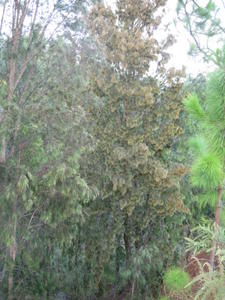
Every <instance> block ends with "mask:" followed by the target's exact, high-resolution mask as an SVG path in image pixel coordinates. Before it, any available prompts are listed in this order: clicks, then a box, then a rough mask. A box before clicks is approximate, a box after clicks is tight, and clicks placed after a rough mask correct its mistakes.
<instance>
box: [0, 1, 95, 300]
mask: <svg viewBox="0 0 225 300" xmlns="http://www.w3.org/2000/svg"><path fill="white" fill-rule="evenodd" d="M78 2H79V1H69V2H67V6H66V5H65V3H64V1H55V2H54V1H53V2H46V1H42V0H40V1H39V0H37V1H36V0H28V1H16V0H15V1H4V3H3V9H2V16H1V28H0V29H1V40H2V47H1V59H2V62H4V63H3V64H2V65H1V70H0V71H1V81H0V84H1V86H0V89H1V94H0V95H1V98H0V108H1V170H2V172H1V182H0V186H1V213H2V216H1V222H2V224H7V226H5V229H4V231H3V232H2V240H1V242H2V245H3V246H2V247H6V249H7V251H6V254H5V256H6V258H7V260H8V261H9V263H8V264H6V265H7V266H8V269H7V274H8V298H9V299H12V298H13V292H12V291H13V287H14V267H15V263H16V259H17V257H18V255H19V254H20V253H21V251H22V249H23V247H24V245H25V243H24V236H25V235H29V234H28V232H29V231H30V230H31V231H32V226H31V225H32V222H34V221H35V220H36V221H35V223H36V222H37V223H38V221H37V220H39V224H42V225H43V224H45V225H46V226H47V225H49V224H51V226H53V225H55V226H57V224H58V223H60V222H63V220H65V219H67V218H70V217H71V215H73V216H75V215H76V218H77V219H76V222H77V221H78V220H81V219H82V207H81V203H82V201H84V202H85V201H87V200H88V198H89V196H88V194H89V189H88V187H87V185H86V182H85V181H84V180H83V179H82V178H81V177H80V173H79V162H78V161H79V155H80V152H81V147H82V146H83V147H84V144H85V141H84V140H85V135H83V132H82V130H79V132H78V134H74V136H71V131H74V132H77V128H78V127H79V126H80V125H81V123H82V122H83V119H84V115H85V114H84V110H83V108H82V107H81V105H80V103H79V99H78V96H77V93H76V92H74V93H73V95H72V94H70V93H69V92H67V93H66V91H65V88H68V91H70V92H72V91H73V88H72V86H73V85H74V82H73V83H72V85H71V80H69V79H71V78H72V76H71V74H72V75H73V74H74V67H75V66H76V65H77V57H76V53H73V51H70V53H69V52H68V51H66V48H65V47H63V46H60V43H54V42H53V40H54V39H55V37H56V34H57V33H58V34H60V30H62V28H63V26H64V25H65V24H66V22H68V20H69V17H71V12H69V11H68V10H67V8H68V3H69V4H70V6H71V7H72V5H73V8H74V11H73V14H72V16H73V17H74V13H75V9H76V8H77V9H78V7H79V11H80V9H81V7H82V4H81V3H80V2H79V3H78ZM83 3H84V2H83ZM78 4H79V6H78ZM76 13H77V15H79V12H78V10H77V11H76ZM50 24H51V26H49V25H50ZM9 28H10V30H9ZM67 46H68V49H69V47H70V49H71V45H70V46H69V45H67ZM74 54H75V55H74ZM62 61H64V65H61V64H60V62H62ZM61 69H62V70H63V71H62V70H61ZM59 82H60V84H59ZM63 85H64V86H63ZM68 120H70V122H68ZM79 128H80V127H79ZM78 141H79V142H80V143H78ZM60 200H61V201H60Z"/></svg>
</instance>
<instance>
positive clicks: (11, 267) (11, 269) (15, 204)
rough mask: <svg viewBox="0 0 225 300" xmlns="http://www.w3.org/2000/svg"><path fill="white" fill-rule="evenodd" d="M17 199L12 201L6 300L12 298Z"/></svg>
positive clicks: (11, 299)
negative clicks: (11, 238)
mask: <svg viewBox="0 0 225 300" xmlns="http://www.w3.org/2000/svg"><path fill="white" fill-rule="evenodd" d="M16 213H17V199H15V200H14V203H13V212H12V216H13V217H12V219H13V242H12V244H11V245H10V247H9V257H10V260H11V262H10V269H9V277H8V300H13V294H12V289H13V271H14V265H15V260H16V250H17V243H16V231H17V218H16Z"/></svg>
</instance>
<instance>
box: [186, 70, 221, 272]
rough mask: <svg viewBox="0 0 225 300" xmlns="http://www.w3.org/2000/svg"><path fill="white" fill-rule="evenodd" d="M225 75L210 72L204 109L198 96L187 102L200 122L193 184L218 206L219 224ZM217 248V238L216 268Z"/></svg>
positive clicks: (190, 110)
mask: <svg viewBox="0 0 225 300" xmlns="http://www.w3.org/2000/svg"><path fill="white" fill-rule="evenodd" d="M224 75H225V74H224V70H220V69H219V70H217V71H216V72H214V73H213V74H211V75H210V78H209V80H208V82H207V93H206V100H205V103H204V108H203V107H202V106H201V105H200V103H199V100H198V98H197V96H196V95H191V96H189V97H188V98H187V99H186V100H185V101H184V105H185V107H186V109H187V111H188V112H189V113H190V115H191V116H192V117H193V119H195V120H196V121H197V122H198V124H199V126H198V128H199V133H198V135H197V137H196V138H195V139H193V140H192V146H193V151H194V153H195V161H194V164H193V166H192V184H193V185H194V186H197V187H199V188H201V190H202V193H203V195H204V197H203V199H204V201H206V202H207V203H210V204H211V206H216V209H215V224H216V227H218V226H219V224H220V214H221V200H222V192H223V182H224V155H225V153H224V142H225V140H224V134H223V132H224V126H225V124H224V113H223V111H224V83H225V77H224ZM216 194H217V196H216ZM215 251H216V240H214V242H213V246H212V251H211V258H210V261H211V265H212V267H214V260H215Z"/></svg>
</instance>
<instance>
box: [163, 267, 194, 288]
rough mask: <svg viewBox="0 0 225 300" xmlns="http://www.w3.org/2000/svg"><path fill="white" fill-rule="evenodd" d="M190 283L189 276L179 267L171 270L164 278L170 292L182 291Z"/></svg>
mask: <svg viewBox="0 0 225 300" xmlns="http://www.w3.org/2000/svg"><path fill="white" fill-rule="evenodd" d="M189 282H190V277H189V274H188V273H187V272H185V271H184V270H183V269H181V268H178V267H173V268H171V269H169V270H168V271H167V272H166V274H165V276H164V284H165V285H166V287H167V288H168V290H170V291H181V290H183V289H184V288H185V286H186V285H187V284H188V283H189Z"/></svg>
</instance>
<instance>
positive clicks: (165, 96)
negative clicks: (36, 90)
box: [89, 0, 186, 262]
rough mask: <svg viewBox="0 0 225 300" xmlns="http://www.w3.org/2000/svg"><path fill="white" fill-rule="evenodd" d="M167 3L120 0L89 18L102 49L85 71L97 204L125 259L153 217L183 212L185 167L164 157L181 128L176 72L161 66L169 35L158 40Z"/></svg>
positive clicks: (165, 58)
mask: <svg viewBox="0 0 225 300" xmlns="http://www.w3.org/2000/svg"><path fill="white" fill-rule="evenodd" d="M165 4H166V1H156V0H155V1H145V0H143V1H139V2H137V1H134V0H120V1H117V2H116V10H115V12H113V11H112V10H111V9H110V8H109V7H105V6H104V5H99V6H97V7H95V8H94V9H93V10H92V12H91V14H90V17H89V21H90V30H91V33H92V37H93V40H94V41H95V42H96V43H97V45H98V49H100V50H99V57H97V59H96V60H95V62H94V64H93V65H92V69H91V75H90V77H91V84H92V90H93V92H94V93H95V95H96V96H97V97H98V99H99V100H98V102H97V103H96V102H95V103H96V105H95V106H94V105H93V106H92V109H91V112H92V114H93V116H94V119H93V120H94V121H93V122H95V123H94V136H95V137H96V139H97V148H96V153H95V160H94V161H96V162H97V166H96V167H95V176H96V173H97V174H98V177H99V179H100V180H99V183H98V185H99V190H100V191H101V194H100V196H99V207H98V209H100V207H101V208H102V210H103V214H104V215H105V216H106V215H108V216H109V214H110V218H112V219H111V221H110V222H111V227H110V228H111V229H112V228H113V231H111V232H112V233H111V234H110V236H108V238H107V235H105V238H106V239H108V240H111V241H112V240H114V241H115V240H116V238H117V239H118V236H119V241H120V243H121V236H123V245H124V247H125V249H126V259H127V262H128V261H129V260H130V258H131V256H132V253H133V252H134V251H135V247H136V249H139V247H141V246H142V245H143V243H144V240H143V231H144V229H145V228H147V226H148V225H149V224H150V223H151V221H152V220H153V219H154V218H157V217H159V216H162V217H164V216H166V215H173V214H174V213H175V212H176V211H182V212H184V211H186V209H185V207H184V205H183V202H182V195H181V192H180V186H179V178H180V176H181V175H182V174H184V172H185V168H184V167H183V166H181V165H174V164H173V162H172V161H171V162H169V160H170V159H169V157H170V154H169V153H170V150H171V146H172V144H173V142H174V140H175V139H176V138H177V137H178V136H179V135H180V134H181V133H182V129H181V127H180V125H179V112H180V109H181V106H182V105H181V93H180V92H181V88H182V80H181V77H182V72H181V71H176V70H174V69H169V68H167V67H166V63H167V62H168V60H169V55H168V53H167V52H166V49H167V48H168V47H169V46H170V45H171V44H173V41H174V39H173V37H172V36H171V35H169V36H168V37H167V38H166V40H163V41H159V40H157V38H156V37H157V28H158V27H159V25H160V23H161V19H162V16H159V14H158V12H159V10H160V8H162V7H163V6H164V5H165ZM111 241H110V242H109V243H110V245H111V243H112V242H111ZM114 244H115V242H114ZM104 250H105V247H104V249H102V250H101V249H100V251H104ZM99 255H100V256H101V252H100V254H99Z"/></svg>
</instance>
